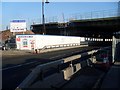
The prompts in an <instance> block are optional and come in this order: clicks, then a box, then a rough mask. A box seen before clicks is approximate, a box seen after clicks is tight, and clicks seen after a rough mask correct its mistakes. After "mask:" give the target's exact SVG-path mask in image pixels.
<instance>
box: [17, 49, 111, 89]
mask: <svg viewBox="0 0 120 90" xmlns="http://www.w3.org/2000/svg"><path fill="white" fill-rule="evenodd" d="M107 49H109V47H106V48H102V49H97V50H92V51H88V52H84V53H82V54H78V55H74V56H70V57H67V58H63V59H61V60H57V61H53V62H49V63H46V64H42V65H39V66H37V67H36V68H35V69H34V70H33V71H32V72H31V73H30V74H29V75H28V77H27V78H26V79H25V80H24V81H23V82H22V83H21V84H20V85H19V86H18V87H17V88H16V90H24V89H26V88H27V89H28V88H60V87H62V86H63V85H64V84H65V83H67V82H68V81H69V80H70V79H71V77H72V76H73V75H74V74H75V73H76V72H78V71H79V70H80V69H81V68H84V67H86V66H92V63H94V62H96V58H95V56H96V55H97V54H98V52H99V51H101V50H107Z"/></svg>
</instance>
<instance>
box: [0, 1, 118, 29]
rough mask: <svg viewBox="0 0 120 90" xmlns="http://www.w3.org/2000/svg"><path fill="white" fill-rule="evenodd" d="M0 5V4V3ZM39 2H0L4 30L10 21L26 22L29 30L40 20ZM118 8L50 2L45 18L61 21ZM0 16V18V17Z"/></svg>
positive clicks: (91, 3)
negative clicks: (74, 16) (79, 15)
mask: <svg viewBox="0 0 120 90" xmlns="http://www.w3.org/2000/svg"><path fill="white" fill-rule="evenodd" d="M0 5H1V3H0ZM41 7H42V6H41V2H2V14H1V15H2V27H1V28H0V30H5V29H6V27H7V26H8V27H9V25H10V21H12V20H16V19H17V20H21V19H22V20H26V22H27V27H28V28H29V27H30V25H31V24H32V23H33V22H36V23H40V22H41V19H40V18H42V14H41V12H42V11H41V10H42V9H41ZM117 8H118V2H50V3H48V4H45V17H47V18H46V20H48V21H52V20H53V21H59V22H60V21H63V16H64V18H65V19H67V18H70V17H71V16H73V15H77V14H83V16H84V15H85V14H86V13H87V12H96V11H102V10H112V9H116V10H117ZM1 15H0V16H1Z"/></svg>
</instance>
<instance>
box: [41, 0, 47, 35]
mask: <svg viewBox="0 0 120 90" xmlns="http://www.w3.org/2000/svg"><path fill="white" fill-rule="evenodd" d="M44 3H49V2H48V0H46V2H44V0H42V24H43V35H44V34H46V28H45V15H44Z"/></svg>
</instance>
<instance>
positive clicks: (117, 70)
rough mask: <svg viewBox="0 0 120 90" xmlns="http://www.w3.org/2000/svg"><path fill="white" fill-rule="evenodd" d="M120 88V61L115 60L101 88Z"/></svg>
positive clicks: (118, 89) (117, 89)
mask: <svg viewBox="0 0 120 90" xmlns="http://www.w3.org/2000/svg"><path fill="white" fill-rule="evenodd" d="M107 88H108V89H114V90H120V62H115V63H114V65H113V66H112V67H111V68H110V70H109V71H108V73H107V74H106V77H105V79H104V80H103V83H102V85H101V90H104V89H107Z"/></svg>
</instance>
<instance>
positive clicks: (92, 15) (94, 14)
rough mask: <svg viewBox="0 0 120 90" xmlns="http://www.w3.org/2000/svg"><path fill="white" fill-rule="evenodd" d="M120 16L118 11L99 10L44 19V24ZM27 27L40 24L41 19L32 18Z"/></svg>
mask: <svg viewBox="0 0 120 90" xmlns="http://www.w3.org/2000/svg"><path fill="white" fill-rule="evenodd" d="M117 16H120V12H119V11H118V9H109V10H101V11H91V12H85V13H74V14H70V15H68V17H66V18H65V17H62V16H53V17H46V18H45V23H50V22H69V21H71V20H86V19H99V18H109V17H117ZM27 21H28V27H29V26H30V25H33V24H42V18H34V19H28V20H27Z"/></svg>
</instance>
